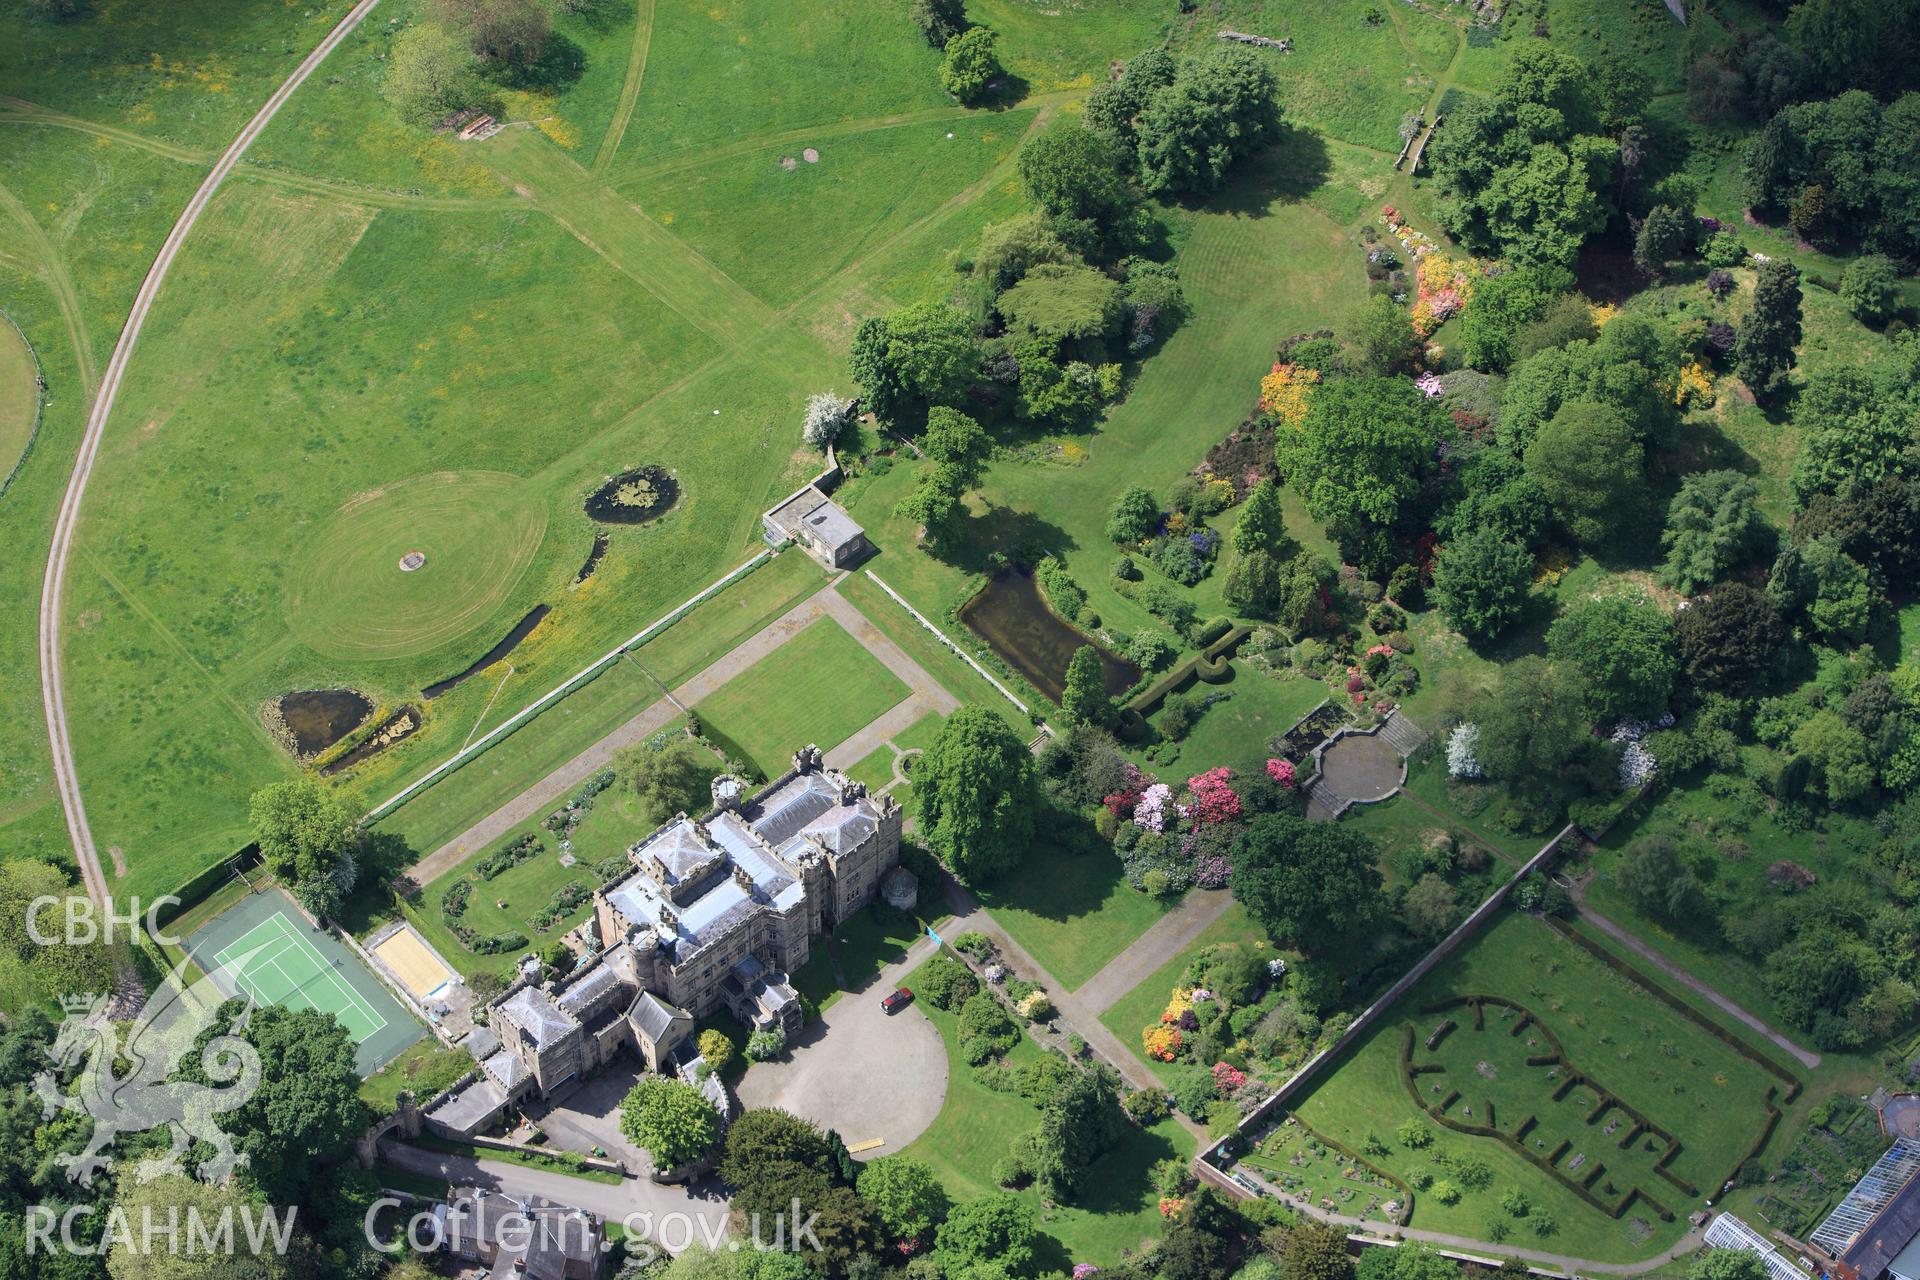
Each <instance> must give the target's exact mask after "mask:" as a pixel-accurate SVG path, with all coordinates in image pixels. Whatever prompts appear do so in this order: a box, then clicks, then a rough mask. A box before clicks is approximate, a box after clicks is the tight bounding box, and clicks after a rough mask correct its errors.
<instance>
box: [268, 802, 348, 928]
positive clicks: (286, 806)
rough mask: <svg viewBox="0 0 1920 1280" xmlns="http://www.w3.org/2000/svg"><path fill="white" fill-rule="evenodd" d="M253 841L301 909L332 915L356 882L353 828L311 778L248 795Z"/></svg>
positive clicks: (338, 805) (345, 812)
mask: <svg viewBox="0 0 1920 1280" xmlns="http://www.w3.org/2000/svg"><path fill="white" fill-rule="evenodd" d="M248 813H249V817H250V818H251V820H252V824H253V838H254V839H255V840H257V841H258V842H259V844H260V856H261V859H262V860H263V861H264V862H265V863H266V865H267V870H269V871H271V872H272V873H273V874H274V877H275V878H276V879H278V880H279V881H280V883H281V884H283V885H285V886H287V888H288V889H289V890H290V891H291V892H292V894H293V896H294V897H296V898H298V899H299V900H300V902H301V905H303V906H305V907H306V908H307V910H309V911H311V912H313V913H314V914H315V915H318V916H327V915H332V914H333V913H334V912H336V911H338V910H339V908H340V901H341V899H342V898H343V897H345V896H346V894H348V893H349V892H351V891H352V889H353V885H354V881H355V879H356V878H357V877H358V874H359V872H358V868H357V866H356V865H355V862H354V853H355V852H356V850H358V848H359V847H360V829H359V823H358V821H357V820H356V819H355V818H354V816H353V812H352V811H351V810H349V809H348V808H347V807H346V805H344V804H342V803H341V802H340V800H339V798H338V797H336V796H335V795H334V794H333V793H332V792H331V791H328V790H327V789H326V788H325V787H323V786H321V785H320V784H319V783H318V782H316V781H314V780H313V779H312V778H305V777H302V778H289V779H288V780H287V781H285V782H276V783H273V784H271V785H269V786H265V787H262V788H261V789H260V790H258V791H256V792H254V793H253V800H252V803H251V804H250V805H249V809H248Z"/></svg>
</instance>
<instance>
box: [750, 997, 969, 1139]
mask: <svg viewBox="0 0 1920 1280" xmlns="http://www.w3.org/2000/svg"><path fill="white" fill-rule="evenodd" d="M891 990H893V985H892V984H890V983H886V982H872V983H869V984H867V986H866V988H865V989H864V990H861V991H855V992H851V993H849V994H847V995H843V996H841V997H840V999H839V1000H838V1001H836V1002H835V1003H834V1005H833V1007H832V1008H830V1009H828V1010H827V1011H826V1012H825V1013H823V1014H821V1015H820V1020H819V1021H818V1022H816V1023H814V1024H813V1025H812V1026H810V1027H808V1028H807V1029H806V1032H805V1034H803V1035H802V1036H801V1038H800V1041H799V1043H797V1044H795V1045H794V1046H793V1048H792V1050H791V1051H790V1053H789V1055H788V1057H787V1060H786V1061H784V1062H757V1063H755V1064H754V1065H753V1066H751V1067H749V1068H747V1073H746V1075H744V1076H742V1077H741V1078H740V1084H739V1087H738V1089H737V1090H736V1092H737V1093H738V1094H739V1096H740V1105H741V1106H742V1107H780V1108H783V1109H784V1110H787V1111H791V1112H793V1114H795V1115H797V1116H804V1117H806V1118H807V1119H809V1120H811V1121H813V1122H814V1123H815V1124H818V1125H820V1126H821V1127H822V1128H827V1129H838V1130H839V1131H840V1136H841V1137H842V1138H845V1139H846V1141H847V1145H848V1146H849V1147H856V1148H857V1147H859V1146H860V1144H861V1143H863V1142H871V1141H872V1140H873V1139H875V1138H879V1139H881V1140H882V1143H881V1145H880V1146H877V1147H873V1148H870V1149H868V1150H865V1151H861V1152H859V1153H858V1155H859V1158H860V1159H862V1160H871V1159H873V1157H875V1156H885V1155H892V1154H893V1153H894V1152H896V1151H899V1150H900V1149H901V1148H902V1147H905V1146H906V1145H907V1144H908V1143H910V1142H912V1141H913V1140H914V1139H915V1138H917V1137H919V1136H920V1135H921V1134H923V1133H925V1132H926V1131H927V1129H928V1127H929V1126H930V1125H932V1124H933V1121H934V1118H935V1117H936V1116H938V1115H939V1114H940V1107H941V1105H942V1104H944V1103H945V1102H946V1100H947V1048H946V1045H945V1044H944V1043H943V1042H942V1041H941V1039H940V1033H939V1031H937V1030H935V1028H934V1025H933V1024H932V1023H931V1022H929V1021H927V1017H926V1015H925V1014H923V1013H921V1012H920V1008H919V1006H918V1005H917V1004H915V1005H909V1006H908V1007H907V1008H905V1009H902V1010H901V1011H900V1012H899V1013H897V1014H895V1015H893V1016H892V1017H891V1018H890V1017H888V1016H887V1015H886V1014H885V1013H884V1012H882V1011H881V1008H880V996H881V994H882V993H884V992H887V991H891Z"/></svg>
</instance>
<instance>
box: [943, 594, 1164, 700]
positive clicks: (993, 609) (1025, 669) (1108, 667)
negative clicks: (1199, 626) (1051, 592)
mask: <svg viewBox="0 0 1920 1280" xmlns="http://www.w3.org/2000/svg"><path fill="white" fill-rule="evenodd" d="M960 621H962V622H964V623H966V624H967V629H968V630H970V631H972V632H973V633H974V634H975V635H977V636H979V637H980V638H981V639H982V640H985V641H986V642H987V647H988V648H990V649H992V650H993V651H994V652H995V653H997V654H999V655H1000V657H1001V658H1002V659H1003V660H1004V661H1005V662H1006V663H1007V665H1008V666H1010V667H1012V668H1013V669H1014V670H1015V671H1018V672H1019V673H1020V674H1021V675H1023V676H1025V677H1026V678H1027V681H1028V683H1030V684H1032V685H1033V687H1034V688H1036V689H1038V690H1039V691H1040V692H1041V693H1044V694H1045V695H1047V697H1049V698H1051V699H1053V701H1055V702H1059V701H1060V694H1061V693H1062V691H1063V690H1064V689H1065V688H1066V681H1067V664H1068V663H1069V662H1072V661H1073V655H1074V653H1075V652H1076V651H1078V649H1079V648H1080V646H1081V645H1083V644H1093V647H1094V650H1095V651H1096V652H1097V653H1099V655H1100V668H1101V671H1102V672H1103V674H1104V675H1105V676H1106V685H1107V692H1108V693H1110V694H1118V693H1124V692H1126V691H1127V690H1128V689H1131V688H1132V687H1133V686H1134V685H1135V684H1137V683H1138V682H1139V680H1140V668H1139V667H1137V666H1135V665H1134V664H1133V663H1131V662H1128V661H1127V660H1126V659H1125V658H1123V657H1121V656H1120V655H1119V654H1117V653H1114V652H1112V651H1111V650H1109V649H1107V648H1105V647H1103V646H1101V645H1098V644H1094V642H1093V641H1092V640H1091V639H1089V638H1088V637H1087V636H1086V635H1085V634H1084V633H1082V632H1080V631H1078V630H1076V629H1074V628H1073V627H1071V626H1069V625H1067V623H1066V621H1065V620H1063V619H1062V618H1061V617H1060V615H1059V614H1057V613H1055V612H1054V611H1053V610H1052V609H1049V608H1048V607H1047V602H1046V600H1045V598H1043V597H1042V596H1041V594H1040V585H1039V584H1038V583H1036V582H1035V581H1034V580H1033V575H1032V574H1031V573H1028V572H1027V571H1026V570H1024V569H1018V568H1012V569H1003V570H1001V571H1000V572H999V573H998V574H996V575H994V578H993V580H992V581H991V582H989V583H987V585H986V586H984V587H982V588H981V589H980V592H979V594H977V595H975V596H974V597H973V599H971V600H969V601H967V602H966V604H964V605H962V606H961V607H960Z"/></svg>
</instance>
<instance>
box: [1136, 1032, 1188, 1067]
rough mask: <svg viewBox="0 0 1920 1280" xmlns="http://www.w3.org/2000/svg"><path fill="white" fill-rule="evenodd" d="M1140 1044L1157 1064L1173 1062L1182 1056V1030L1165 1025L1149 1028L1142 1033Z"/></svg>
mask: <svg viewBox="0 0 1920 1280" xmlns="http://www.w3.org/2000/svg"><path fill="white" fill-rule="evenodd" d="M1140 1042H1141V1044H1142V1045H1143V1046H1144V1047H1145V1049H1146V1051H1147V1056H1148V1057H1149V1058H1152V1059H1153V1060H1154V1061H1155V1062H1172V1061H1173V1060H1174V1059H1175V1058H1176V1057H1178V1056H1179V1054H1180V1029H1179V1028H1178V1027H1169V1026H1165V1025H1162V1026H1158V1027H1148V1028H1147V1029H1146V1030H1145V1031H1143V1032H1141V1033H1140Z"/></svg>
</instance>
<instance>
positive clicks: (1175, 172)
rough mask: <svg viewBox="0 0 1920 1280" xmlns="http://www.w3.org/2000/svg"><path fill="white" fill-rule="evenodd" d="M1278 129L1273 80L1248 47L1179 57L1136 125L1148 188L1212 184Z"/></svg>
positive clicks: (1191, 189) (1205, 188) (1180, 189)
mask: <svg viewBox="0 0 1920 1280" xmlns="http://www.w3.org/2000/svg"><path fill="white" fill-rule="evenodd" d="M1279 131H1280V103H1279V82H1278V81H1277V80H1276V79H1275V78H1274V74H1273V69H1272V68H1271V67H1269V66H1268V65H1267V64H1266V62H1265V60H1264V59H1262V57H1261V56H1260V55H1259V54H1257V53H1255V52H1254V51H1253V50H1251V49H1248V48H1244V47H1242V46H1239V45H1225V46H1218V47H1215V48H1211V49H1209V50H1207V51H1206V52H1205V53H1203V54H1200V55H1198V56H1196V57H1192V58H1187V59H1185V60H1184V61H1182V62H1181V63H1180V66H1179V69H1178V70H1177V71H1176V72H1175V73H1174V77H1173V80H1172V81H1171V82H1170V83H1168V84H1167V85H1166V86H1165V87H1164V88H1162V89H1160V90H1158V91H1157V92H1155V93H1154V95H1153V97H1152V100H1151V101H1149V102H1148V103H1147V105H1146V107H1145V109H1144V110H1143V111H1142V112H1141V114H1140V116H1139V119H1138V121H1137V123H1136V125H1135V134H1136V136H1137V138H1138V139H1139V149H1140V150H1139V156H1140V180H1141V182H1142V183H1143V184H1144V185H1145V186H1146V188H1147V189H1148V190H1149V191H1153V192H1156V193H1167V194H1189V193H1191V194H1201V195H1204V194H1206V193H1207V192H1210V191H1215V190H1218V189H1219V187H1220V184H1221V183H1222V182H1224V181H1225V180H1226V175H1227V171H1228V170H1229V169H1230V168H1232V166H1233V164H1234V162H1235V161H1237V160H1239V159H1240V158H1242V157H1243V156H1246V155H1249V154H1251V153H1252V152H1253V151H1255V150H1256V149H1258V148H1260V147H1263V146H1265V145H1267V144H1268V143H1270V142H1272V141H1273V140H1274V138H1276V137H1277V136H1278V135H1279Z"/></svg>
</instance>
